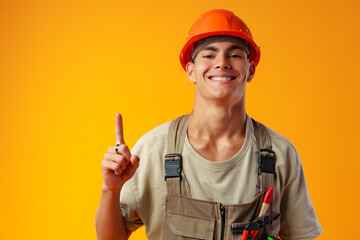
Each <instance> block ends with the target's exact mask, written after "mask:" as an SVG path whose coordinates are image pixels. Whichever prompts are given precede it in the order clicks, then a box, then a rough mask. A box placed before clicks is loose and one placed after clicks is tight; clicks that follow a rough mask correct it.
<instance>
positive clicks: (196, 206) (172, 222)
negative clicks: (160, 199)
mask: <svg viewBox="0 0 360 240" xmlns="http://www.w3.org/2000/svg"><path fill="white" fill-rule="evenodd" d="M215 223H216V220H215V212H214V207H213V204H212V203H209V202H205V201H201V200H196V199H191V198H186V197H182V196H168V197H167V199H166V216H165V225H164V236H163V239H164V240H182V239H184V240H185V239H186V240H191V239H208V240H212V239H214V231H215Z"/></svg>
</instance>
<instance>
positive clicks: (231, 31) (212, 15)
mask: <svg viewBox="0 0 360 240" xmlns="http://www.w3.org/2000/svg"><path fill="white" fill-rule="evenodd" d="M218 35H228V36H233V37H238V38H242V39H245V40H246V41H247V42H248V43H249V44H250V48H251V51H250V59H249V60H250V61H253V62H254V63H255V66H257V65H258V63H259V60H260V48H259V46H258V45H256V43H255V42H254V40H253V37H252V35H251V32H250V30H249V28H248V27H247V26H246V24H245V23H244V22H243V21H242V20H241V19H240V18H238V17H237V16H236V15H235V14H234V13H232V12H230V11H228V10H224V9H215V10H210V11H208V12H206V13H204V14H202V15H201V17H200V18H199V19H198V20H196V22H195V23H194V24H193V25H192V26H191V28H190V30H189V32H188V35H187V37H186V43H185V46H184V47H183V49H182V50H181V53H180V62H181V65H182V67H183V68H184V70H186V64H187V63H188V62H190V61H191V57H190V54H191V51H192V50H193V49H194V43H195V42H197V41H199V40H201V39H204V38H207V37H211V36H218Z"/></svg>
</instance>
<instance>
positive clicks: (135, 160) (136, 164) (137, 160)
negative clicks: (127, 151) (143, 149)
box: [130, 155, 140, 170]
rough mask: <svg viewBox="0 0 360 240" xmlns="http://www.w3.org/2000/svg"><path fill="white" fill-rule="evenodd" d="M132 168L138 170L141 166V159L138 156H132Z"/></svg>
mask: <svg viewBox="0 0 360 240" xmlns="http://www.w3.org/2000/svg"><path fill="white" fill-rule="evenodd" d="M130 163H131V166H132V167H133V168H134V169H135V170H136V169H137V168H138V167H139V164H140V158H139V157H138V156H136V155H131V157H130Z"/></svg>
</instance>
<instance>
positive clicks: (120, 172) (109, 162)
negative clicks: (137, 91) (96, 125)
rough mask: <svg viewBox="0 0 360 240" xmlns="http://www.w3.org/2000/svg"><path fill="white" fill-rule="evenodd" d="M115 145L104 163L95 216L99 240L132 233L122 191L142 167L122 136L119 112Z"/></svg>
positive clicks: (109, 239) (126, 235) (121, 236)
mask: <svg viewBox="0 0 360 240" xmlns="http://www.w3.org/2000/svg"><path fill="white" fill-rule="evenodd" d="M115 136H116V144H118V145H119V146H118V151H117V152H116V151H115V147H110V148H108V151H107V153H105V155H104V159H103V161H102V162H101V168H102V172H103V178H104V183H103V186H102V193H101V200H100V204H99V208H98V210H97V212H96V216H95V226H96V235H97V239H98V240H115V239H116V240H125V239H128V238H129V237H130V235H131V232H130V231H128V230H127V229H126V228H125V223H124V219H123V218H122V215H121V209H120V192H121V189H122V187H123V185H124V183H125V182H126V181H128V180H129V179H130V178H132V176H133V175H134V173H135V171H136V169H137V168H138V166H139V161H140V159H139V157H137V156H135V155H131V153H130V150H129V148H128V147H127V146H126V144H125V142H124V137H123V126H122V118H121V115H120V114H117V115H116V128H115Z"/></svg>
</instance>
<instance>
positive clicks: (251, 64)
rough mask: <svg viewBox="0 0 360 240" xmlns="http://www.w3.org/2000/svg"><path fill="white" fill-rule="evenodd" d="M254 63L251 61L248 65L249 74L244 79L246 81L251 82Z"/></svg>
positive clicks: (253, 73)
mask: <svg viewBox="0 0 360 240" xmlns="http://www.w3.org/2000/svg"><path fill="white" fill-rule="evenodd" d="M255 68H256V67H255V63H254V62H253V61H251V63H250V66H249V76H248V79H247V80H246V81H247V82H251V80H252V79H253V78H254V75H255Z"/></svg>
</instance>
